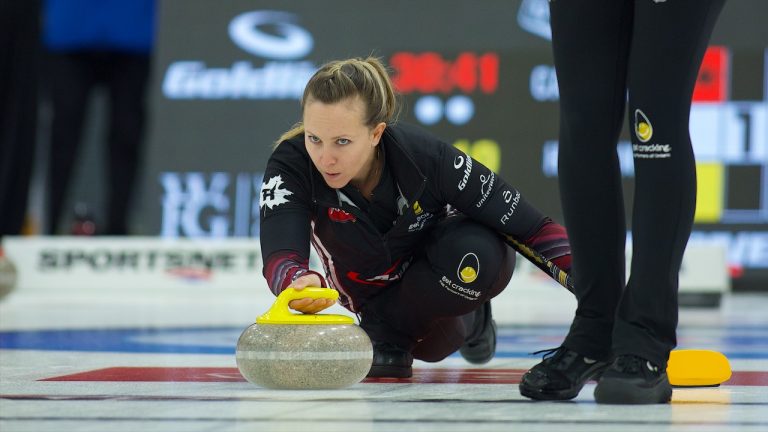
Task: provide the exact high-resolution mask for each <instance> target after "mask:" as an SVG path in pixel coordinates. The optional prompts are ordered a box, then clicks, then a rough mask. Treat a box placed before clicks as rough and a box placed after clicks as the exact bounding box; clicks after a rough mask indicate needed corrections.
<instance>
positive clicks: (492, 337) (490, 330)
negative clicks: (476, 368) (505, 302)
mask: <svg viewBox="0 0 768 432" xmlns="http://www.w3.org/2000/svg"><path fill="white" fill-rule="evenodd" d="M473 315H474V322H473V324H472V325H473V326H472V332H471V333H470V334H469V336H467V339H466V340H465V341H464V345H462V346H461V348H459V352H460V353H461V356H462V357H464V359H465V360H466V361H468V362H470V363H473V364H483V363H488V362H489V361H491V359H492V358H493V356H494V355H495V354H496V321H494V320H493V317H492V316H491V302H490V301H487V302H485V303H484V304H483V305H482V306H480V308H479V309H477V310H476V311H475V312H474V314H473Z"/></svg>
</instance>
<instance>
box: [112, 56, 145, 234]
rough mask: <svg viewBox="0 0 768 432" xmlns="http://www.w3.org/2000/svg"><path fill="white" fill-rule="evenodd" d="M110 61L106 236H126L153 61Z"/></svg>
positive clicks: (139, 58)
mask: <svg viewBox="0 0 768 432" xmlns="http://www.w3.org/2000/svg"><path fill="white" fill-rule="evenodd" d="M109 58H110V63H111V64H110V65H109V75H108V77H107V86H108V88H109V96H110V118H109V120H110V124H109V136H108V138H107V140H108V148H107V154H108V159H109V175H108V183H107V184H108V185H109V188H108V190H107V194H108V196H107V199H106V202H107V223H106V227H105V230H104V234H110V235H125V234H127V233H128V216H129V212H130V209H131V202H132V199H133V198H134V197H133V195H134V194H133V192H134V190H135V186H136V173H137V170H138V165H139V159H140V155H141V150H142V147H143V138H144V126H145V124H146V103H145V99H146V93H147V91H146V87H147V81H148V79H149V65H150V61H149V56H148V55H146V54H128V53H113V54H110V56H109Z"/></svg>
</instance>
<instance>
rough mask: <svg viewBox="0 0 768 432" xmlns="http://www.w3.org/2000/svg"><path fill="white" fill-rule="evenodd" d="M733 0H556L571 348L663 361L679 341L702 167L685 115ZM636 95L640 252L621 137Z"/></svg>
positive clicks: (632, 119) (632, 118) (633, 122)
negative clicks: (573, 299) (680, 302)
mask: <svg viewBox="0 0 768 432" xmlns="http://www.w3.org/2000/svg"><path fill="white" fill-rule="evenodd" d="M723 3H724V0H667V1H665V2H658V3H657V2H655V1H653V0H578V1H576V0H553V1H552V2H551V3H550V12H551V24H552V40H553V49H554V57H555V66H556V68H557V78H558V85H559V88H560V110H561V112H560V153H559V181H560V193H561V200H562V206H563V213H564V218H565V225H566V228H567V230H568V235H569V237H570V241H571V246H572V252H573V273H574V283H575V286H576V296H577V299H578V308H577V311H576V317H575V319H574V322H573V324H572V326H571V329H570V332H569V334H568V336H567V338H566V341H565V343H564V345H565V346H566V347H568V348H571V349H574V350H576V351H578V352H580V353H582V354H584V355H587V356H589V357H594V358H606V357H608V356H609V355H610V354H611V351H612V352H613V354H616V355H620V354H635V355H640V356H642V357H644V358H647V359H649V360H651V361H652V362H654V363H657V364H659V365H662V366H665V365H666V362H667V358H668V355H669V351H670V350H671V349H673V348H674V347H675V345H676V343H677V341H676V336H675V332H676V327H677V316H678V311H677V288H678V272H679V270H680V263H681V260H682V256H683V251H684V250H685V246H686V243H687V241H688V237H689V236H690V232H691V228H692V224H693V215H694V210H695V200H696V171H695V161H694V156H693V151H692V148H691V141H690V137H689V133H688V117H689V113H690V104H691V97H692V94H693V88H694V85H695V82H696V76H697V73H698V70H699V66H700V63H701V59H702V57H703V55H704V52H705V50H706V47H707V43H708V40H709V36H710V34H711V32H712V29H713V27H714V24H715V21H716V19H717V15H718V14H719V12H720V10H721V9H722V6H723ZM627 92H628V93H629V113H628V114H629V116H628V117H629V125H630V135H631V139H632V144H633V150H634V157H635V158H634V162H635V195H634V207H633V211H632V243H633V256H632V267H631V272H630V275H631V277H630V279H629V282H628V283H627V284H626V287H625V273H624V271H625V270H624V267H625V264H624V245H625V240H626V237H625V233H626V226H625V215H624V201H623V196H622V185H621V174H620V171H619V160H618V157H617V153H616V143H617V140H618V138H619V133H620V132H621V127H622V124H623V117H624V108H625V105H626V103H627V99H626V97H627Z"/></svg>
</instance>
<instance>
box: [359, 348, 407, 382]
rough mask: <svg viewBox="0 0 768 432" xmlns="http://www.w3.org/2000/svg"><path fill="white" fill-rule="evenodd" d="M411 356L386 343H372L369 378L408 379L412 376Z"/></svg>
mask: <svg viewBox="0 0 768 432" xmlns="http://www.w3.org/2000/svg"><path fill="white" fill-rule="evenodd" d="M412 365H413V356H412V355H411V353H410V352H408V351H406V350H404V349H402V348H399V347H397V346H395V345H393V344H391V343H388V342H374V343H373V364H371V370H370V371H368V377H369V378H410V377H411V376H413V368H412Z"/></svg>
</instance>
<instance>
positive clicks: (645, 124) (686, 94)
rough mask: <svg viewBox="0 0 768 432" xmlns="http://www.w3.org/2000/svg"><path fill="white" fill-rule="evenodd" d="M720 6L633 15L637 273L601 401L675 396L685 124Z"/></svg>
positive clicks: (691, 198) (696, 3)
mask: <svg viewBox="0 0 768 432" xmlns="http://www.w3.org/2000/svg"><path fill="white" fill-rule="evenodd" d="M723 3H724V1H723V0H706V1H702V0H678V1H670V2H665V3H654V2H651V1H639V2H637V3H636V6H635V23H636V25H635V31H634V35H633V40H632V55H631V58H630V72H629V94H630V99H629V107H630V112H629V117H630V120H629V122H630V129H631V131H632V133H631V135H632V144H633V149H634V157H635V201H634V209H633V214H632V242H633V256H632V270H631V277H630V279H629V283H628V284H627V289H626V290H625V292H624V295H623V297H622V299H621V304H620V306H619V310H618V313H617V320H616V325H615V327H614V336H613V346H614V353H615V354H616V355H617V356H618V357H617V359H616V362H615V363H614V365H613V366H612V367H611V368H610V369H609V370H608V371H607V372H606V374H605V377H604V378H603V380H601V382H600V384H599V385H598V388H597V390H596V392H595V397H596V398H597V400H598V402H605V403H661V402H667V401H668V400H669V397H670V396H671V393H672V390H671V387H670V386H669V383H668V381H667V378H666V374H665V372H664V371H665V370H666V365H667V358H668V357H669V352H670V351H671V350H672V349H673V348H674V347H675V345H676V343H677V341H676V336H675V331H676V327H677V313H678V310H677V288H678V273H679V271H680V264H681V261H682V258H683V252H684V250H685V246H686V243H687V241H688V237H689V235H690V233H691V227H692V224H693V215H694V211H695V207H696V164H695V160H694V156H693V149H692V147H691V140H690V136H689V132H688V118H689V115H690V106H691V97H692V95H693V89H694V86H695V84H696V77H697V74H698V71H699V66H700V64H701V59H702V57H703V56H704V52H705V50H706V47H707V43H708V40H709V36H710V34H711V32H712V29H713V28H714V25H715V21H716V20H717V16H718V14H719V12H720V10H721V9H722V6H723ZM647 360H650V362H651V363H652V364H648V363H647ZM641 371H642V372H641ZM641 376H642V377H643V378H642V379H640V377H641Z"/></svg>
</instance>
